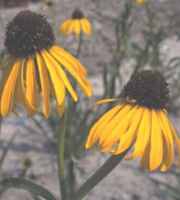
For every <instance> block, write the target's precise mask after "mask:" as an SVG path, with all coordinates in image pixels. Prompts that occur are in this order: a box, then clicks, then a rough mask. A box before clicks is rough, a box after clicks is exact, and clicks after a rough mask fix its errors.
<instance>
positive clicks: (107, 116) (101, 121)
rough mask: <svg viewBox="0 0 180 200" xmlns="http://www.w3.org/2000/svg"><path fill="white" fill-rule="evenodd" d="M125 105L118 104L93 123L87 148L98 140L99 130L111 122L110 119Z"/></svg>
mask: <svg viewBox="0 0 180 200" xmlns="http://www.w3.org/2000/svg"><path fill="white" fill-rule="evenodd" d="M122 106H123V105H118V106H115V107H114V108H112V109H111V110H109V111H108V112H106V113H105V114H104V115H103V116H102V117H100V119H99V120H98V121H97V122H96V123H95V124H94V125H93V127H92V128H91V130H90V133H89V136H88V139H87V142H86V145H85V147H86V149H88V148H90V147H91V146H92V145H93V144H94V143H95V142H96V140H97V138H98V137H97V130H98V129H101V127H103V126H105V125H106V124H108V123H109V121H110V120H111V119H112V118H113V117H114V116H115V115H116V114H117V112H119V110H120V109H121V108H122Z"/></svg>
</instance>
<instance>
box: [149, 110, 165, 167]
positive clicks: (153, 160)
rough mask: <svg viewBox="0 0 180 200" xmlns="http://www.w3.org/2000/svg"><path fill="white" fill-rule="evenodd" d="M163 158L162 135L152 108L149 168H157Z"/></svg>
mask: <svg viewBox="0 0 180 200" xmlns="http://www.w3.org/2000/svg"><path fill="white" fill-rule="evenodd" d="M162 159H163V137H162V132H161V128H160V125H159V121H158V117H157V113H156V111H154V110H152V129H151V141H150V162H149V164H150V165H149V166H150V170H151V171H153V170H155V169H157V168H158V167H159V166H160V165H161V162H162Z"/></svg>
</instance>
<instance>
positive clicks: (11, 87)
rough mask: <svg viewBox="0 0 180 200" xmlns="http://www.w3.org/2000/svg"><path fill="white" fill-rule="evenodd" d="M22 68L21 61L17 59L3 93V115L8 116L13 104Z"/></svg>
mask: <svg viewBox="0 0 180 200" xmlns="http://www.w3.org/2000/svg"><path fill="white" fill-rule="evenodd" d="M20 68H21V62H20V61H19V60H17V61H16V62H15V64H14V65H13V67H12V70H11V71H10V74H9V75H8V77H7V80H6V81H5V85H4V88H3V90H2V95H1V115H2V116H3V117H4V116H6V115H7V114H8V113H9V112H10V111H11V110H12V106H13V97H14V94H15V88H16V82H17V77H18V73H19V71H20Z"/></svg>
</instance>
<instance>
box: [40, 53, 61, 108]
mask: <svg viewBox="0 0 180 200" xmlns="http://www.w3.org/2000/svg"><path fill="white" fill-rule="evenodd" d="M41 55H42V57H43V59H44V61H45V63H46V67H47V69H48V72H49V75H50V78H51V82H52V85H53V88H54V92H55V95H56V101H57V106H59V107H61V106H62V105H63V104H64V98H65V87H64V83H63V81H62V80H61V77H60V76H59V75H58V73H57V70H56V66H54V65H52V63H51V62H49V60H48V58H47V57H46V54H45V52H42V53H41Z"/></svg>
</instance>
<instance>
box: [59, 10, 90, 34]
mask: <svg viewBox="0 0 180 200" xmlns="http://www.w3.org/2000/svg"><path fill="white" fill-rule="evenodd" d="M60 32H62V33H64V34H65V35H69V34H72V33H74V34H75V35H76V36H79V35H80V34H81V33H84V34H86V35H91V33H92V27H91V23H90V22H89V20H88V19H87V18H86V17H85V16H84V14H83V12H82V11H81V10H79V9H75V10H74V12H73V14H72V18H71V19H67V20H66V21H64V22H63V24H62V25H61V26H60Z"/></svg>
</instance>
